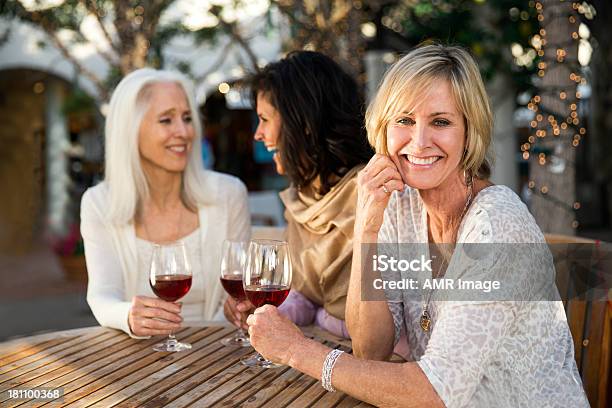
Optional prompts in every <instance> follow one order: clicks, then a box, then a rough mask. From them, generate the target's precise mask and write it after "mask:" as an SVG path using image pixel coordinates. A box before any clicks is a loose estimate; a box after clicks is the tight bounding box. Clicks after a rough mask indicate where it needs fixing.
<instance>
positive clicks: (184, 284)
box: [149, 241, 191, 352]
mask: <svg viewBox="0 0 612 408" xmlns="http://www.w3.org/2000/svg"><path fill="white" fill-rule="evenodd" d="M149 283H150V284H151V289H152V290H153V293H155V294H156V295H157V296H158V297H160V298H161V299H163V300H164V301H166V303H171V302H172V303H173V302H176V301H177V300H179V299H180V298H182V297H183V296H185V295H186V294H187V292H189V289H190V288H191V264H190V263H189V260H188V259H187V252H186V250H185V244H183V243H182V242H180V241H179V242H176V243H173V244H169V245H154V247H153V256H152V258H151V269H150V274H149ZM157 304H158V305H161V306H164V305H165V303H161V302H159V303H157ZM175 305H176V304H175ZM176 306H178V305H176ZM178 307H179V311H180V306H178ZM164 316H167V315H164ZM156 317H160V316H156ZM167 317H168V316H167ZM170 317H172V316H170ZM162 318H163V317H162ZM190 348H191V344H188V343H180V342H178V341H177V340H176V338H175V337H174V335H173V334H172V331H171V332H170V333H169V335H168V339H166V341H165V342H163V343H159V344H156V345H155V346H153V349H154V350H156V351H170V352H172V351H183V350H189V349H190Z"/></svg>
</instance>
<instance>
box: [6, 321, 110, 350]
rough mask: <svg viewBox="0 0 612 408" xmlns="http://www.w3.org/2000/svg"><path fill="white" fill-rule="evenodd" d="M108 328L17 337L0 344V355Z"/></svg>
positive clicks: (104, 330) (96, 327)
mask: <svg viewBox="0 0 612 408" xmlns="http://www.w3.org/2000/svg"><path fill="white" fill-rule="evenodd" d="M108 330H109V329H107V328H105V327H100V326H94V327H84V328H81V329H71V330H64V331H61V332H52V333H42V334H37V335H34V336H30V337H27V338H17V339H14V340H9V341H7V342H4V343H2V344H0V356H10V355H12V354H14V353H18V352H20V351H22V350H24V349H26V348H28V347H32V346H44V345H45V343H50V342H58V341H63V340H64V339H71V338H75V337H78V336H83V335H90V334H96V333H104V332H107V331H108Z"/></svg>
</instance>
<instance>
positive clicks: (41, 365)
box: [0, 325, 369, 408]
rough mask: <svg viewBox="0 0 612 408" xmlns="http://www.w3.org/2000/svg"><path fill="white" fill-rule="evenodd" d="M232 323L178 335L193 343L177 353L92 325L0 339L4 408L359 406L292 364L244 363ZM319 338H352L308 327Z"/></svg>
mask: <svg viewBox="0 0 612 408" xmlns="http://www.w3.org/2000/svg"><path fill="white" fill-rule="evenodd" d="M233 331H234V329H233V328H231V327H227V326H214V325H207V326H205V327H190V328H185V329H182V330H181V331H179V332H178V333H177V334H176V336H177V338H178V339H179V340H184V341H187V342H189V343H191V344H192V345H193V348H192V350H190V351H187V352H180V353H163V352H155V351H153V350H152V348H151V346H152V345H153V344H154V343H156V342H159V341H160V337H156V338H154V339H149V340H134V339H131V338H130V337H129V336H127V335H125V334H124V333H122V332H119V331H116V330H112V329H107V328H102V327H91V328H85V329H76V330H68V331H63V332H56V333H48V334H43V335H39V336H33V337H29V338H24V339H17V340H14V341H11V342H7V343H3V344H0V406H1V407H16V406H21V407H26V406H27V407H39V406H49V407H58V406H69V407H90V406H96V407H130V408H131V407H136V406H139V407H140V406H142V407H166V406H167V407H187V406H191V407H233V406H244V407H262V406H266V407H286V406H291V407H306V406H309V407H333V406H337V407H355V406H369V405H367V404H365V403H360V402H359V401H357V400H355V399H353V398H351V397H349V396H347V395H346V394H343V393H340V392H337V393H328V392H326V391H325V390H324V389H323V388H322V387H321V385H320V384H319V383H318V382H317V381H315V380H314V379H313V378H311V377H308V376H306V375H303V374H301V373H300V372H298V371H295V370H293V369H291V368H289V367H282V368H277V369H268V370H265V369H258V368H247V367H245V366H243V365H242V364H240V363H239V360H240V358H241V357H243V356H245V355H247V354H249V353H253V349H252V348H250V347H249V348H228V347H223V346H222V345H221V343H219V340H220V339H222V338H224V337H226V336H228V335H231V334H232V333H233ZM307 333H308V334H309V335H310V336H311V337H314V338H316V339H317V340H319V341H321V342H323V343H325V344H327V345H329V346H332V347H340V348H342V349H343V350H345V351H347V350H350V344H349V343H347V342H343V341H342V340H340V339H338V338H334V337H333V336H331V335H329V334H328V333H325V332H322V331H319V330H316V329H311V330H308V331H307ZM37 387H45V388H48V389H56V388H62V389H63V392H64V395H63V398H62V399H61V401H52V402H48V401H35V400H23V399H22V400H16V399H10V398H9V394H8V391H9V390H18V389H21V390H33V389H36V388H37Z"/></svg>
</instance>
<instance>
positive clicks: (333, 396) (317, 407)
mask: <svg viewBox="0 0 612 408" xmlns="http://www.w3.org/2000/svg"><path fill="white" fill-rule="evenodd" d="M342 402H344V403H345V404H349V405H344V406H350V407H354V406H355V405H357V404H359V401H357V400H356V399H353V398H351V397H349V396H348V395H346V394H344V393H342V392H327V393H325V395H323V396H322V397H321V398H320V399H319V400H318V401H316V402H315V403H314V404H312V405H311V407H312V408H330V407H338V406H339V405H340V403H342Z"/></svg>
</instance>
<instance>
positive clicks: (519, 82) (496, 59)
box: [383, 0, 539, 90]
mask: <svg viewBox="0 0 612 408" xmlns="http://www.w3.org/2000/svg"><path fill="white" fill-rule="evenodd" d="M530 3H531V4H530ZM385 19H386V20H385ZM385 21H386V22H387V25H390V26H391V27H392V28H393V29H394V30H395V31H397V32H398V34H400V35H401V36H402V37H404V38H405V39H406V40H407V41H408V42H409V43H411V44H415V45H416V44H419V43H422V42H428V41H438V42H442V43H447V44H460V45H463V46H466V47H468V48H469V49H470V50H471V51H472V53H473V54H474V56H475V57H476V58H477V59H478V62H479V65H480V68H481V73H482V75H483V77H484V78H485V80H490V79H492V78H493V76H494V75H495V74H496V73H506V74H511V75H510V77H511V78H512V80H513V81H514V84H515V86H516V87H517V89H518V90H526V89H528V88H530V87H531V76H532V75H533V74H534V72H535V66H536V64H537V60H536V61H533V64H532V65H531V66H530V67H520V66H518V65H516V64H515V63H514V62H513V58H512V55H511V53H510V45H511V44H512V43H519V44H521V45H522V46H523V48H528V47H529V40H530V38H531V37H532V36H533V35H534V34H536V33H537V31H538V30H539V24H538V21H537V18H536V12H535V9H534V8H533V1H531V2H530V1H528V0H495V1H478V2H476V1H473V0H437V1H430V0H427V1H426V0H417V1H410V2H403V3H401V4H399V5H390V6H387V7H386V8H385V10H383V22H385Z"/></svg>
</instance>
